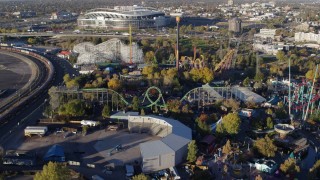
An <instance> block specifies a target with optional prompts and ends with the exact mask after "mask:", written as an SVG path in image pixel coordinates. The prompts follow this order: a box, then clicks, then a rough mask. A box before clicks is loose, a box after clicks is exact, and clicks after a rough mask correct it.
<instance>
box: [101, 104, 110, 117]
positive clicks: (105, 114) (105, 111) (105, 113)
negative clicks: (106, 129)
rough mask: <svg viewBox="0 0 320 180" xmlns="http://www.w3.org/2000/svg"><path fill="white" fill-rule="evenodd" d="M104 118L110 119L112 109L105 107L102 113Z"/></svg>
mask: <svg viewBox="0 0 320 180" xmlns="http://www.w3.org/2000/svg"><path fill="white" fill-rule="evenodd" d="M101 115H102V117H103V118H108V117H110V107H109V106H108V105H106V104H105V105H104V106H103V109H102V113H101Z"/></svg>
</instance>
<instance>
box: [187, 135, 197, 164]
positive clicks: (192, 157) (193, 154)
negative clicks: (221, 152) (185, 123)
mask: <svg viewBox="0 0 320 180" xmlns="http://www.w3.org/2000/svg"><path fill="white" fill-rule="evenodd" d="M197 151H198V147H197V145H196V141H195V140H192V141H191V142H190V143H189V144H188V156H187V160H188V161H189V162H195V161H196V160H197Z"/></svg>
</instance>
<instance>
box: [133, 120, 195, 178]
mask: <svg viewBox="0 0 320 180" xmlns="http://www.w3.org/2000/svg"><path fill="white" fill-rule="evenodd" d="M128 128H129V131H130V132H137V133H139V132H140V133H142V132H145V133H150V134H151V135H156V136H159V137H162V139H160V140H156V141H149V142H144V143H141V144H140V152H141V157H142V171H143V172H153V171H158V170H161V169H166V168H170V167H174V166H176V165H178V164H180V163H181V162H183V161H184V160H185V159H186V155H187V151H188V143H189V142H190V141H191V140H192V135H191V129H190V128H189V127H187V126H185V125H184V124H182V123H181V122H179V121H177V120H174V119H169V118H164V117H160V116H128Z"/></svg>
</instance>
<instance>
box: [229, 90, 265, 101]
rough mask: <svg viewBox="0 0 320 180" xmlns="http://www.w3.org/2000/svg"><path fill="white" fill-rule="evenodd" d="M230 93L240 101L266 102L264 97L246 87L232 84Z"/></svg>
mask: <svg viewBox="0 0 320 180" xmlns="http://www.w3.org/2000/svg"><path fill="white" fill-rule="evenodd" d="M231 93H232V94H233V95H234V96H235V97H236V98H237V99H239V100H241V101H242V102H254V103H258V104H260V103H263V102H266V99H265V98H264V97H262V96H260V95H259V94H257V93H254V92H252V91H251V90H250V89H248V88H246V87H239V86H234V87H232V88H231Z"/></svg>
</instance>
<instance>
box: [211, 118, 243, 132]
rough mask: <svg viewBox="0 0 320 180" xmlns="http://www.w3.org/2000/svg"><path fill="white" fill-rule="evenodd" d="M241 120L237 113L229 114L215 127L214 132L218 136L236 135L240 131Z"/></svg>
mask: <svg viewBox="0 0 320 180" xmlns="http://www.w3.org/2000/svg"><path fill="white" fill-rule="evenodd" d="M240 124H241V119H240V117H239V115H238V113H229V114H227V115H226V116H225V117H223V119H222V122H221V123H220V124H218V125H217V129H216V132H217V133H218V134H220V135H224V134H228V135H236V134H238V132H239V130H240Z"/></svg>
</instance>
